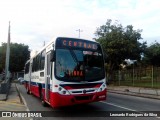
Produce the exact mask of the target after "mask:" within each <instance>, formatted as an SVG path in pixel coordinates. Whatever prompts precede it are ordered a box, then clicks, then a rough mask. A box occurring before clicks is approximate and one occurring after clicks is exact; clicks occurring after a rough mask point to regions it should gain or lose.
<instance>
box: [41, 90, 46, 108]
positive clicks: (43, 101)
mask: <svg viewBox="0 0 160 120" xmlns="http://www.w3.org/2000/svg"><path fill="white" fill-rule="evenodd" d="M41 102H42V105H43V106H44V107H46V106H47V103H46V102H45V100H44V95H43V92H42V90H41Z"/></svg>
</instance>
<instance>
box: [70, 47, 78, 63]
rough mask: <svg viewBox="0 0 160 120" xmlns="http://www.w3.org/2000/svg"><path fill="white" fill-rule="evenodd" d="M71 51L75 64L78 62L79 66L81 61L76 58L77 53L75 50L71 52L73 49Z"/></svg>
mask: <svg viewBox="0 0 160 120" xmlns="http://www.w3.org/2000/svg"><path fill="white" fill-rule="evenodd" d="M69 51H70V53H71V56H72V58H73V60H74V62H76V63H77V64H79V61H78V59H77V56H76V54H75V52H74V51H73V50H71V49H69Z"/></svg>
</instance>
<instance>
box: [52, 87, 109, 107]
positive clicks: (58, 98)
mask: <svg viewBox="0 0 160 120" xmlns="http://www.w3.org/2000/svg"><path fill="white" fill-rule="evenodd" d="M50 98H51V99H50V105H51V106H52V107H61V106H70V105H75V104H83V103H90V102H97V101H103V100H106V98H107V89H105V90H104V91H101V92H96V93H90V94H78V95H61V94H59V93H57V92H55V93H54V92H51V93H50Z"/></svg>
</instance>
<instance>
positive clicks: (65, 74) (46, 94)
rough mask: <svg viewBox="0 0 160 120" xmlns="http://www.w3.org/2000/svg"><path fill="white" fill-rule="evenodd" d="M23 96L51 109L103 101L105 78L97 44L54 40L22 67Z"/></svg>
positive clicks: (100, 53) (101, 54)
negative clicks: (33, 97)
mask: <svg viewBox="0 0 160 120" xmlns="http://www.w3.org/2000/svg"><path fill="white" fill-rule="evenodd" d="M24 80H25V81H26V82H25V87H26V90H27V93H28V94H30V93H32V94H34V95H35V96H37V97H40V98H41V100H42V103H43V105H45V104H46V103H47V104H49V105H50V106H52V107H60V106H68V105H74V104H82V103H90V102H96V101H101V100H106V95H107V94H106V92H107V86H106V82H105V80H106V78H105V69H104V58H103V52H102V49H101V46H100V45H99V44H98V43H97V42H93V41H89V40H83V39H75V38H65V37H58V38H56V39H55V40H53V41H51V42H50V43H49V44H48V45H46V46H45V47H43V48H42V49H41V50H40V51H39V52H37V53H36V55H35V56H33V57H32V58H31V59H30V60H28V61H27V62H26V64H25V75H24Z"/></svg>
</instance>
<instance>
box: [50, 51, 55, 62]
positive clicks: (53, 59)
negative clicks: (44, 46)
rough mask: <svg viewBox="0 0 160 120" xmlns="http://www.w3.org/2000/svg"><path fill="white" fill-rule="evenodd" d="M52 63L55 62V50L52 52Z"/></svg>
mask: <svg viewBox="0 0 160 120" xmlns="http://www.w3.org/2000/svg"><path fill="white" fill-rule="evenodd" d="M50 61H51V62H54V61H55V51H54V50H51V53H50Z"/></svg>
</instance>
